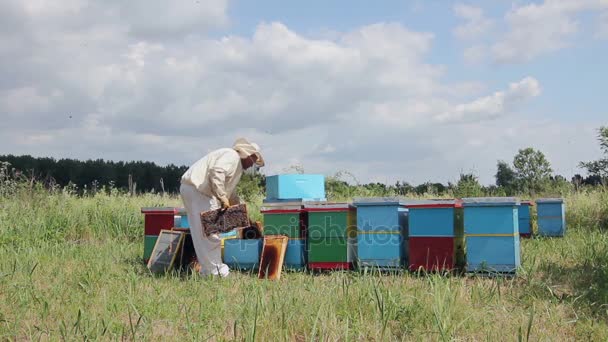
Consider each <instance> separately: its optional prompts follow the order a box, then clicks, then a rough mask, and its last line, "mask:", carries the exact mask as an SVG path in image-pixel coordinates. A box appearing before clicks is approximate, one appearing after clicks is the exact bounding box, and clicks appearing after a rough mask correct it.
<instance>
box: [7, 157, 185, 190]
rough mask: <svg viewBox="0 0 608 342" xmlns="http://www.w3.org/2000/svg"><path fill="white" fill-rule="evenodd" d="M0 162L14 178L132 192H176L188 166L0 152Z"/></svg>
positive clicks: (82, 188)
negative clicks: (3, 163)
mask: <svg viewBox="0 0 608 342" xmlns="http://www.w3.org/2000/svg"><path fill="white" fill-rule="evenodd" d="M0 162H5V163H8V164H9V165H10V168H11V169H12V173H13V175H14V177H15V178H23V179H28V180H32V179H34V180H36V181H39V182H42V183H44V184H45V185H47V186H60V187H65V186H73V187H75V188H76V189H78V190H80V191H81V192H82V191H83V190H85V189H87V190H91V191H93V192H95V191H96V190H98V189H100V188H102V187H110V188H117V189H122V190H125V191H132V192H169V193H176V192H178V191H179V180H180V178H181V176H182V174H183V173H184V172H186V170H187V169H188V167H187V166H176V165H173V164H170V165H167V166H159V165H157V164H155V163H152V162H144V161H130V162H122V161H119V162H114V161H107V160H103V159H95V160H86V161H80V160H75V159H59V160H56V159H54V158H35V157H32V156H29V155H25V156H14V155H2V156H0Z"/></svg>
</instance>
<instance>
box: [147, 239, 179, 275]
mask: <svg viewBox="0 0 608 342" xmlns="http://www.w3.org/2000/svg"><path fill="white" fill-rule="evenodd" d="M168 235H171V236H173V237H177V238H178V241H177V244H175V250H174V251H171V247H173V243H174V240H171V241H170V242H169V246H168V247H169V253H170V256H171V261H170V262H169V264H168V265H167V266H166V267H165V268H164V269H163V270H162V271H161V270H157V269H155V268H154V266H155V263H156V261H157V260H159V259H160V257H162V254H161V253H164V252H165V250H162V251H161V250H159V249H160V248H164V247H162V246H161V244H162V243H163V242H164V241H163V237H164V236H168ZM184 238H185V233H184V232H179V231H174V230H167V229H163V230H161V231H160V234H159V235H158V239H157V240H156V244H155V245H154V248H153V249H152V254H151V255H150V259H149V260H148V264H147V267H148V270H150V271H151V272H152V273H160V272H167V271H169V270H171V269H172V268H173V265H174V264H175V259H176V258H177V256H178V254H179V252H180V250H181V249H182V248H183V245H184Z"/></svg>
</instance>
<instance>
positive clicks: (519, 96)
mask: <svg viewBox="0 0 608 342" xmlns="http://www.w3.org/2000/svg"><path fill="white" fill-rule="evenodd" d="M540 92H541V88H540V84H539V82H538V81H537V80H536V79H534V78H532V77H526V78H524V79H523V80H521V81H519V82H516V83H511V84H510V85H509V89H507V90H505V91H497V92H495V93H494V94H492V95H490V96H485V97H481V98H478V99H476V100H474V101H471V102H469V103H464V104H459V105H457V106H455V107H454V108H452V109H450V111H448V112H445V113H442V114H440V115H437V116H435V121H437V122H439V123H447V122H478V121H480V120H487V119H495V118H497V117H499V116H502V115H504V114H508V113H510V111H511V110H512V109H513V107H515V106H516V105H519V104H521V103H522V102H524V101H526V100H528V99H530V98H532V97H536V96H538V95H540Z"/></svg>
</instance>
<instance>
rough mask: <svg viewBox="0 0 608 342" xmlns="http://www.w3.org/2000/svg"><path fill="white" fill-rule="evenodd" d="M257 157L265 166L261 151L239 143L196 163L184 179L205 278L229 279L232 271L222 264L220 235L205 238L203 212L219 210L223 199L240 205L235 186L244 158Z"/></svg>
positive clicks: (183, 191) (184, 195)
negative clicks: (215, 276)
mask: <svg viewBox="0 0 608 342" xmlns="http://www.w3.org/2000/svg"><path fill="white" fill-rule="evenodd" d="M252 154H256V155H257V156H258V161H257V164H258V165H260V166H263V165H264V161H263V159H262V157H261V155H260V154H259V147H258V146H257V145H256V144H253V143H249V142H247V141H246V140H245V139H238V140H237V141H236V143H235V145H234V146H233V148H222V149H219V150H215V151H213V152H211V153H209V154H208V155H206V156H205V157H203V158H201V159H200V160H198V161H197V162H196V163H194V164H193V165H192V166H191V167H190V168H189V169H188V170H187V171H186V172H185V173H184V175H183V176H182V179H181V187H180V194H181V198H182V201H183V203H184V207H185V208H186V212H187V213H188V223H189V224H190V234H191V236H192V242H193V244H194V250H195V252H196V256H197V259H198V262H199V264H200V265H201V271H200V272H201V274H202V275H221V276H227V275H228V274H229V269H228V266H227V265H226V264H224V263H223V262H222V254H221V240H220V237H219V235H218V234H212V235H210V236H206V235H205V234H203V227H202V224H201V220H200V213H201V212H202V211H207V210H214V209H218V208H220V201H219V199H220V198H222V197H224V198H228V199H229V200H230V204H231V205H233V204H238V203H240V199H239V198H238V196H237V194H236V186H237V184H238V183H239V180H240V179H241V176H242V175H243V166H242V164H241V158H247V157H248V156H250V155H252Z"/></svg>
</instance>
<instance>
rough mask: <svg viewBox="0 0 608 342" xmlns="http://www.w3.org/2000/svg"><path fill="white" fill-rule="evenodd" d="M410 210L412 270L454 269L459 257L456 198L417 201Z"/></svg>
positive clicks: (409, 261) (410, 260) (410, 262)
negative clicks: (457, 252)
mask: <svg viewBox="0 0 608 342" xmlns="http://www.w3.org/2000/svg"><path fill="white" fill-rule="evenodd" d="M406 207H407V208H408V209H409V213H408V217H409V258H408V264H409V268H410V270H412V271H415V270H424V271H443V270H452V269H453V268H454V266H455V265H454V264H455V263H454V260H455V255H454V254H455V252H454V247H455V244H456V242H455V232H456V209H457V208H459V207H461V204H460V202H459V201H456V200H430V201H429V200H427V201H415V202H410V203H408V204H407V205H406Z"/></svg>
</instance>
